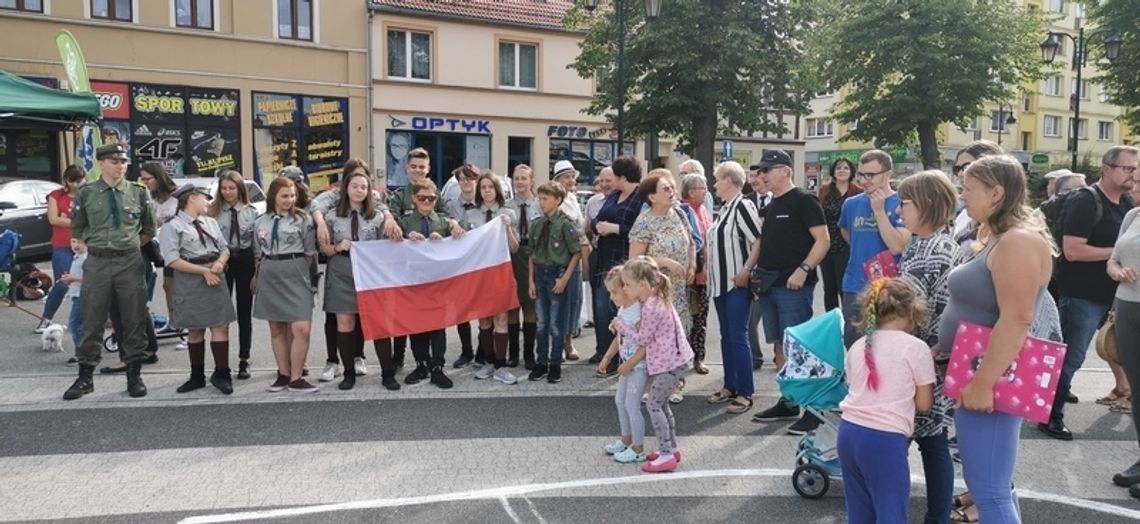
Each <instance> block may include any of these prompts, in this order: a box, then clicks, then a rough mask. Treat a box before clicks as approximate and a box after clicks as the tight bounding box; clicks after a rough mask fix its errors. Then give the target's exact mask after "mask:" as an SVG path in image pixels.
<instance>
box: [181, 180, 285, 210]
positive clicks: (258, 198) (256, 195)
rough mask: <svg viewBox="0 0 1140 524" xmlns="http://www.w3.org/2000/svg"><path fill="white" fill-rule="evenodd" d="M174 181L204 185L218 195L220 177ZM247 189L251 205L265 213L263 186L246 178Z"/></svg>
mask: <svg viewBox="0 0 1140 524" xmlns="http://www.w3.org/2000/svg"><path fill="white" fill-rule="evenodd" d="M174 183H175V184H178V185H182V184H194V185H196V186H198V187H204V188H206V191H209V192H210V194H211V195H216V194H217V193H218V179H217V178H214V177H186V178H175V179H174ZM245 191H246V192H247V193H249V203H250V205H252V206H253V208H254V209H256V210H257V213H258V214H261V213H264V212H265V192H264V191H262V190H261V186H259V185H257V182H254V181H253V180H246V181H245Z"/></svg>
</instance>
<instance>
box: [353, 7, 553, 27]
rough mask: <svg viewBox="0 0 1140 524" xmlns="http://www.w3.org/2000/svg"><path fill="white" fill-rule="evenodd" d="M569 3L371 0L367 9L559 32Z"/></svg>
mask: <svg viewBox="0 0 1140 524" xmlns="http://www.w3.org/2000/svg"><path fill="white" fill-rule="evenodd" d="M573 5H574V4H573V2H572V1H571V0H372V2H371V5H370V7H371V9H372V10H374V11H387V12H393V13H404V14H420V15H428V16H436V17H442V18H458V19H467V20H478V21H482V22H491V23H499V24H506V25H517V26H523V27H537V28H543V29H562V16H563V15H565V14H566V11H568V10H569V9H570V8H571V7H572V6H573Z"/></svg>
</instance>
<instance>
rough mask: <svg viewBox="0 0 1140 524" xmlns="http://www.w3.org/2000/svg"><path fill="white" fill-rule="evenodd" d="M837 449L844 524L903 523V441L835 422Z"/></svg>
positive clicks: (906, 489) (906, 474) (906, 467)
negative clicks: (843, 496) (845, 514)
mask: <svg viewBox="0 0 1140 524" xmlns="http://www.w3.org/2000/svg"><path fill="white" fill-rule="evenodd" d="M837 446H838V451H839V463H840V466H841V468H842V469H843V494H844V495H845V496H846V498H847V500H846V503H847V522H848V523H849V524H876V523H890V524H905V523H906V521H907V520H906V513H907V509H908V508H909V505H910V504H909V501H910V464H909V463H907V461H906V451H907V446H908V443H907V438H906V437H905V436H903V435H902V434H901V433H889V432H886V431H879V430H877V429H871V428H867V427H863V426H860V425H858V424H853V423H851V422H848V421H846V420H844V421H842V422H840V423H839V440H838V442H837ZM1006 487H1007V488H1008V487H1009V486H1008V485H1006ZM1007 491H1008V490H1007ZM947 515H949V510H947ZM982 522H986V521H985V519H982Z"/></svg>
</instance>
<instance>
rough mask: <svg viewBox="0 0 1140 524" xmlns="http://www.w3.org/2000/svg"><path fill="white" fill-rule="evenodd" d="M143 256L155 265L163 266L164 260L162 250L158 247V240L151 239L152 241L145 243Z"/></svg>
mask: <svg viewBox="0 0 1140 524" xmlns="http://www.w3.org/2000/svg"><path fill="white" fill-rule="evenodd" d="M141 250H142V257H143V259H144V260H146V261H147V262H150V263H151V264H154V267H162V266H163V264H164V262H163V260H162V250H160V249H159V247H158V241H157V240H154V239H151V241H150V242H147V243H146V244H143V246H142V248H141Z"/></svg>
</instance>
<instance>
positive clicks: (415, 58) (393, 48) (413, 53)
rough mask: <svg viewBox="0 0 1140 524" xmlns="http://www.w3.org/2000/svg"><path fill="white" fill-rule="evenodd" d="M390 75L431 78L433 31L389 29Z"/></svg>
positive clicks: (413, 78) (421, 78) (405, 77)
mask: <svg viewBox="0 0 1140 524" xmlns="http://www.w3.org/2000/svg"><path fill="white" fill-rule="evenodd" d="M388 76H389V77H392V78H404V79H408V80H431V33H417V32H414V31H403V30H399V29H389V30H388Z"/></svg>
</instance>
